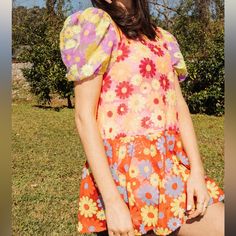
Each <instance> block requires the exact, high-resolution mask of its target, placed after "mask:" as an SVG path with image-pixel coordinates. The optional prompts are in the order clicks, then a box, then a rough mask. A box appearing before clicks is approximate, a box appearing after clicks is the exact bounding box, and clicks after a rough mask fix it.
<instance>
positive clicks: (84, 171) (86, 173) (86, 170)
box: [82, 167, 88, 179]
mask: <svg viewBox="0 0 236 236" xmlns="http://www.w3.org/2000/svg"><path fill="white" fill-rule="evenodd" d="M87 175H88V169H87V168H86V167H84V168H83V169H82V179H85V178H86V176H87Z"/></svg>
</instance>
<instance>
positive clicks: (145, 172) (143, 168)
mask: <svg viewBox="0 0 236 236" xmlns="http://www.w3.org/2000/svg"><path fill="white" fill-rule="evenodd" d="M138 168H139V171H140V173H141V175H142V176H143V177H144V178H148V177H149V176H150V174H151V173H152V171H153V168H152V165H151V163H150V161H148V160H142V161H140V163H139V164H138Z"/></svg>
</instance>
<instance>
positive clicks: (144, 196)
mask: <svg viewBox="0 0 236 236" xmlns="http://www.w3.org/2000/svg"><path fill="white" fill-rule="evenodd" d="M138 197H139V198H140V199H141V200H142V201H144V202H145V203H146V204H147V205H155V204H157V203H158V200H159V190H158V189H157V188H155V187H154V186H152V185H150V184H145V185H142V186H140V187H139V189H138Z"/></svg>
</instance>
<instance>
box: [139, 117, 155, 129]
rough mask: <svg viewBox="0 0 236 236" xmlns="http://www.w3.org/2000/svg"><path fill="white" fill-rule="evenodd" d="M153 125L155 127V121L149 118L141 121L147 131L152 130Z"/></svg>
mask: <svg viewBox="0 0 236 236" xmlns="http://www.w3.org/2000/svg"><path fill="white" fill-rule="evenodd" d="M152 125H153V121H152V120H151V118H150V117H149V116H145V117H144V118H143V119H142V120H141V126H142V127H143V128H145V129H148V128H150V127H151V126H152Z"/></svg>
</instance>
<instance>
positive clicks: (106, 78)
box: [102, 72, 112, 92]
mask: <svg viewBox="0 0 236 236" xmlns="http://www.w3.org/2000/svg"><path fill="white" fill-rule="evenodd" d="M111 83H112V81H111V77H110V76H109V75H107V72H105V73H104V77H103V85H102V92H107V91H108V90H109V89H110V88H111Z"/></svg>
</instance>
